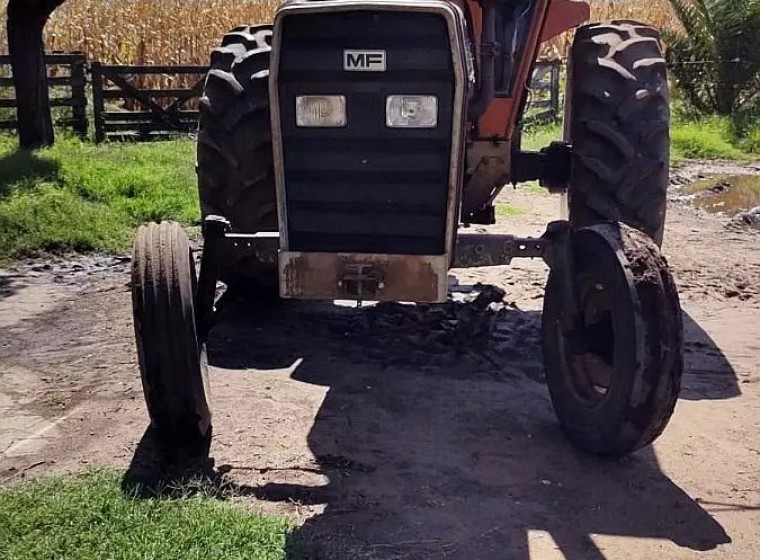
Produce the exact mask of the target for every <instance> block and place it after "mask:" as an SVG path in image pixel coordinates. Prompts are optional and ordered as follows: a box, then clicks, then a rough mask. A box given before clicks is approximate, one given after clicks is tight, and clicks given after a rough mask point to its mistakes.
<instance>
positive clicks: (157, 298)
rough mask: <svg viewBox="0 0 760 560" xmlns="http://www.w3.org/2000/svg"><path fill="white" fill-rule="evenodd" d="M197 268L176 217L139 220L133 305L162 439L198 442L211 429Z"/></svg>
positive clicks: (146, 384)
mask: <svg viewBox="0 0 760 560" xmlns="http://www.w3.org/2000/svg"><path fill="white" fill-rule="evenodd" d="M196 284H197V280H196V273H195V263H194V261H193V257H192V253H191V251H190V245H189V242H188V239H187V235H186V234H185V232H184V231H183V230H182V228H181V227H180V226H179V224H176V223H174V222H162V223H160V224H156V223H150V224H147V225H143V226H140V228H139V229H138V230H137V234H136V236H135V242H134V247H133V249H132V309H133V313H134V325H135V341H136V343H137V354H138V358H139V362H140V375H141V378H142V385H143V392H144V393H145V402H146V404H147V407H148V414H149V415H150V419H151V424H152V426H153V428H154V429H155V430H156V433H157V435H158V437H159V439H160V440H161V442H162V443H163V444H164V445H166V446H170V447H186V446H187V447H195V446H199V445H204V444H207V443H208V440H209V437H210V435H211V410H210V407H209V399H208V395H209V391H208V371H207V370H208V366H207V363H206V349H205V344H203V343H200V342H199V340H198V336H197V333H196V322H195V292H196Z"/></svg>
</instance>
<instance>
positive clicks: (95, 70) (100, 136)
mask: <svg viewBox="0 0 760 560" xmlns="http://www.w3.org/2000/svg"><path fill="white" fill-rule="evenodd" d="M90 72H92V109H93V118H94V120H95V142H97V143H100V142H102V141H103V140H105V139H106V132H105V123H104V122H103V70H102V68H101V66H100V62H98V61H95V62H93V63H92V65H91V66H90Z"/></svg>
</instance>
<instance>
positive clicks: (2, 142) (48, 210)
mask: <svg viewBox="0 0 760 560" xmlns="http://www.w3.org/2000/svg"><path fill="white" fill-rule="evenodd" d="M194 165H195V145H194V143H193V142H192V141H191V140H189V139H184V140H174V141H169V142H154V143H142V144H136V143H112V144H102V145H94V144H90V143H87V142H82V141H80V140H79V139H76V138H73V137H68V136H62V135H59V136H58V138H57V141H56V144H55V145H54V146H52V147H50V148H46V149H43V150H39V151H36V152H28V151H25V150H18V149H17V144H16V139H15V138H14V137H11V136H0V261H2V260H7V259H13V258H21V257H28V256H35V255H37V254H39V253H41V252H51V253H63V252H67V251H117V252H119V251H125V250H126V249H127V248H128V247H129V242H130V239H131V234H132V230H133V229H134V228H135V227H136V226H137V225H138V224H140V223H142V222H145V221H150V220H169V219H171V220H178V221H180V222H182V223H186V224H187V223H192V222H193V221H195V220H197V219H198V216H199V210H198V196H197V189H196V180H195V172H194Z"/></svg>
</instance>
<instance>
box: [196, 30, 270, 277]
mask: <svg viewBox="0 0 760 560" xmlns="http://www.w3.org/2000/svg"><path fill="white" fill-rule="evenodd" d="M271 37H272V26H271V25H254V26H247V27H238V28H236V29H234V30H233V31H231V32H230V33H228V34H227V35H225V36H224V38H223V39H222V44H221V46H220V47H219V48H216V49H214V50H213V51H212V53H211V70H210V71H209V73H208V76H207V78H206V84H205V88H204V91H203V96H202V97H201V100H200V112H201V116H200V125H199V130H198V154H197V155H198V159H197V173H198V193H199V197H200V204H201V212H202V214H203V217H204V218H205V217H206V216H208V215H211V214H215V215H218V216H224V217H225V218H227V219H228V220H229V221H230V223H231V224H232V228H233V231H235V232H239V233H256V232H260V231H277V229H278V224H277V197H276V194H275V181H274V164H273V158H272V139H271V130H270V119H269V92H268V81H269V54H270V51H271V47H270V45H271ZM236 259H238V260H236ZM219 262H220V263H228V264H223V265H222V266H221V267H220V270H219V274H220V278H221V279H222V280H223V281H224V282H226V283H227V284H237V285H238V286H240V287H242V286H243V285H245V286H246V288H252V289H254V290H255V289H257V288H260V289H263V290H266V291H271V289H272V287H273V286H274V287H276V286H277V270H276V267H275V266H273V265H271V264H270V265H266V264H264V263H260V262H257V261H256V260H255V259H254V258H253V257H247V258H240V257H238V256H237V255H234V254H230V255H220V259H219Z"/></svg>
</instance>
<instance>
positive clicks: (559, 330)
mask: <svg viewBox="0 0 760 560" xmlns="http://www.w3.org/2000/svg"><path fill="white" fill-rule="evenodd" d="M572 252H573V261H574V262H573V276H572V278H573V284H574V290H575V294H576V301H577V303H578V317H577V320H576V321H574V322H572V324H574V325H575V326H574V328H573V329H572V331H571V332H567V331H566V329H565V325H566V324H569V323H570V322H567V321H565V320H564V319H563V313H564V306H563V304H562V291H561V288H560V282H559V278H558V277H557V273H555V272H553V273H551V274H550V276H549V282H548V284H547V287H546V297H545V300H544V314H543V325H542V329H543V340H544V365H545V370H546V378H547V383H548V386H549V392H550V394H551V399H552V403H553V405H554V409H555V412H556V414H557V417H558V419H559V422H560V425H561V426H562V428H563V430H564V431H565V433H566V434H567V436H568V437H569V438H570V440H571V441H572V442H573V443H574V444H576V445H577V446H578V447H580V448H582V449H584V450H586V451H589V452H591V453H595V454H599V455H606V456H612V457H620V456H624V455H627V454H628V453H631V452H633V451H635V450H636V449H639V448H641V447H644V446H646V445H648V444H650V443H652V442H653V441H654V440H655V439H656V438H657V437H658V436H659V435H660V434H661V433H662V431H663V430H664V429H665V426H666V425H667V423H668V421H669V419H670V417H671V415H672V414H673V410H674V408H675V404H676V400H677V398H678V393H679V391H680V385H681V375H682V372H683V358H682V352H683V325H682V318H681V308H680V304H679V300H678V292H677V290H676V287H675V284H674V282H673V279H672V277H671V274H670V272H669V269H668V265H667V263H666V262H665V259H664V258H663V257H662V256H661V254H660V251H659V249H658V247H657V245H655V243H654V242H653V241H652V240H651V238H649V237H648V236H647V235H645V234H644V233H642V232H640V231H637V230H634V229H633V228H630V227H627V226H625V225H622V224H617V223H604V224H597V225H595V226H591V227H588V228H584V229H581V230H578V231H576V232H574V233H573V238H572Z"/></svg>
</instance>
